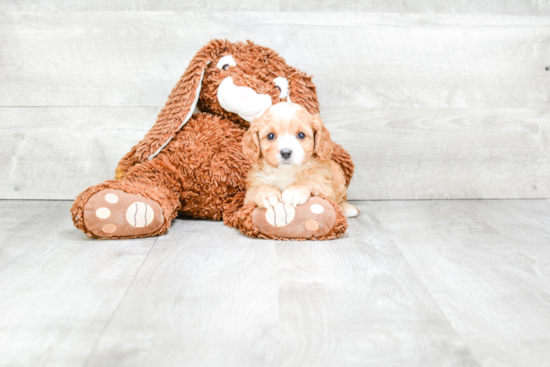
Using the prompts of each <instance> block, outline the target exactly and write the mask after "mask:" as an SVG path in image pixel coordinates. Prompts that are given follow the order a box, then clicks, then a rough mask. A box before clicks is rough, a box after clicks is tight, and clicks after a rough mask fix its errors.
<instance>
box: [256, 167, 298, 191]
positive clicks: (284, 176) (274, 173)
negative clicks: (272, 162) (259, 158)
mask: <svg viewBox="0 0 550 367" xmlns="http://www.w3.org/2000/svg"><path fill="white" fill-rule="evenodd" d="M259 176H260V177H259V178H260V179H261V180H262V181H264V182H265V183H266V184H267V185H271V186H275V187H276V188H278V189H279V190H281V191H283V190H284V189H286V188H287V187H288V186H290V185H292V183H293V182H294V181H296V171H295V170H293V169H292V168H274V167H271V166H269V167H267V169H265V170H263V171H262V172H261V173H260V175H259Z"/></svg>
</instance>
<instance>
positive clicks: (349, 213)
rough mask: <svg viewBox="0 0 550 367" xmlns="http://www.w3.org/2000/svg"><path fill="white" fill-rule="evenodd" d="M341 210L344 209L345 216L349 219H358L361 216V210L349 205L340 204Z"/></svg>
mask: <svg viewBox="0 0 550 367" xmlns="http://www.w3.org/2000/svg"><path fill="white" fill-rule="evenodd" d="M340 208H342V211H343V212H344V215H345V216H346V217H348V218H353V217H356V216H357V215H358V214H359V210H357V208H356V207H354V206H353V205H351V204H348V203H342V204H340Z"/></svg>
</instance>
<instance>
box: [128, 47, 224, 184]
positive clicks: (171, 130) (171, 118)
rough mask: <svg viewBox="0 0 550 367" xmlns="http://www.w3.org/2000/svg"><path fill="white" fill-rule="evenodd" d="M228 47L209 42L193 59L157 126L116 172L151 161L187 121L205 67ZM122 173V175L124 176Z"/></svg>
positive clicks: (194, 104) (196, 100) (175, 88)
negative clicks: (147, 160)
mask: <svg viewBox="0 0 550 367" xmlns="http://www.w3.org/2000/svg"><path fill="white" fill-rule="evenodd" d="M230 45H231V44H230V42H229V41H227V40H212V41H210V42H209V43H208V44H207V45H206V46H204V47H203V48H202V49H201V50H200V51H199V52H198V53H197V54H196V55H195V56H194V57H193V59H192V60H191V62H190V63H189V66H188V67H187V70H185V73H184V74H183V76H182V77H181V78H180V80H179V81H178V83H177V84H176V86H175V87H174V89H172V93H170V96H169V97H168V101H167V102H166V105H165V106H164V107H163V108H162V110H161V111H160V113H159V115H158V117H157V122H156V123H155V125H154V126H153V127H152V128H151V130H149V132H148V133H147V134H146V135H145V138H144V139H143V140H142V141H141V142H139V143H138V144H137V145H136V146H135V147H134V148H132V152H133V153H134V154H127V155H126V156H125V157H124V158H123V159H122V161H120V163H119V169H121V170H127V168H128V167H131V166H132V165H134V164H136V163H141V162H143V161H145V160H146V159H153V158H154V157H155V156H156V155H157V154H158V153H160V151H161V150H162V148H164V147H165V146H166V145H167V144H168V143H169V142H170V140H171V139H172V138H173V137H174V135H175V134H176V133H177V132H178V131H179V130H180V129H181V128H182V127H183V125H185V123H186V122H187V121H189V119H190V118H191V115H192V114H193V111H194V109H195V106H196V105H197V102H198V100H199V95H200V91H201V83H202V78H203V76H204V71H205V69H206V66H207V65H208V64H209V63H210V62H211V61H212V60H213V59H214V58H215V57H216V55H218V54H220V53H221V52H223V51H224V50H227V49H228V47H230ZM119 169H117V174H119V172H118V170H119ZM121 173H122V175H123V172H121Z"/></svg>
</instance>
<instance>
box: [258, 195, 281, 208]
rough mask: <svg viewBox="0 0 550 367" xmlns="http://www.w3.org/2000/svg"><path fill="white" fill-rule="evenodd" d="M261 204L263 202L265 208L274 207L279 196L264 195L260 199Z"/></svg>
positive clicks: (277, 202)
mask: <svg viewBox="0 0 550 367" xmlns="http://www.w3.org/2000/svg"><path fill="white" fill-rule="evenodd" d="M262 204H264V208H266V209H268V208H271V207H274V206H276V205H277V204H279V198H278V197H277V196H275V195H266V196H265V197H264V198H263V199H262Z"/></svg>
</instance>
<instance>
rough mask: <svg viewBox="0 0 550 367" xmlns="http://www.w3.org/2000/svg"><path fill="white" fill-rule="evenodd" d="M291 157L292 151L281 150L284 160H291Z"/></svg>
mask: <svg viewBox="0 0 550 367" xmlns="http://www.w3.org/2000/svg"><path fill="white" fill-rule="evenodd" d="M291 155H292V150H290V149H281V157H283V158H284V159H288V158H290V156H291Z"/></svg>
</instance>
